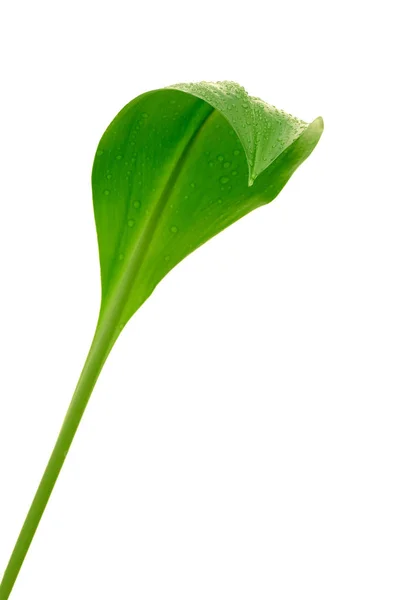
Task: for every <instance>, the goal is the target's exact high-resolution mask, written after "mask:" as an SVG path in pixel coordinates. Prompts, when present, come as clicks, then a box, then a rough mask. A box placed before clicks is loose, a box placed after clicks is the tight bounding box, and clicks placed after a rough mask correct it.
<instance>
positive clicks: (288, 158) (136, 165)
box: [92, 82, 323, 325]
mask: <svg viewBox="0 0 400 600" xmlns="http://www.w3.org/2000/svg"><path fill="white" fill-rule="evenodd" d="M322 129H323V123H322V119H320V118H318V119H316V120H315V121H314V122H313V123H311V125H308V124H307V123H305V122H303V121H300V120H299V119H296V118H295V117H292V116H291V115H288V114H285V113H283V112H282V111H280V110H278V109H276V108H274V107H273V106H270V105H268V104H266V103H264V102H263V101H261V100H259V99H258V98H252V97H250V96H248V95H247V93H246V92H245V90H244V89H243V88H242V87H241V86H239V85H237V84H234V83H231V82H222V83H217V84H212V83H198V84H181V85H175V86H172V87H170V88H165V89H162V90H156V91H153V92H148V93H146V94H143V95H141V96H139V97H138V98H136V99H135V100H133V101H132V102H130V103H129V104H128V105H127V106H125V108H124V109H123V110H122V111H121V112H120V113H119V114H118V115H117V117H116V118H115V119H114V121H113V122H112V123H111V125H110V126H109V127H108V129H107V131H106V132H105V134H104V136H103V137H102V139H101V141H100V144H99V147H98V151H97V154H96V158H95V162H94V166H93V175H92V184H93V199H94V210H95V217H96V225H97V233H98V240H99V251H100V263H101V277H102V301H103V307H104V306H105V305H107V303H108V302H109V301H110V300H111V298H112V297H113V295H114V294H118V291H117V289H118V287H119V286H122V287H123V288H124V292H123V296H124V306H123V307H122V308H121V324H122V325H123V324H124V323H126V321H127V320H128V319H129V318H130V317H131V316H132V314H133V313H134V312H135V311H136V310H137V308H138V307H139V306H140V305H141V304H142V303H143V302H144V301H145V300H146V298H147V297H148V296H149V295H150V294H151V292H152V291H153V289H154V287H155V286H156V285H157V283H158V282H159V281H160V280H161V279H162V278H163V277H164V276H165V275H166V273H168V271H169V270H170V269H172V268H173V267H174V266H175V265H176V264H177V263H178V262H179V261H181V260H182V259H183V258H184V257H185V256H187V255H188V254H189V253H190V252H192V251H193V250H194V249H195V248H197V247H198V246H200V245H201V244H203V243H204V242H206V241H207V240H208V239H209V238H211V237H212V236H214V235H216V234H217V233H218V232H219V231H221V230H222V229H224V228H225V227H227V226H228V225H230V224H231V223H233V222H234V221H236V220H237V219H239V218H240V217H242V216H244V215H245V214H246V213H248V212H250V211H251V210H253V209H255V208H257V207H259V206H261V205H263V204H267V203H268V202H270V201H271V200H273V199H274V198H275V197H276V195H277V194H278V193H279V192H280V190H281V189H282V187H283V186H284V185H285V183H286V182H287V181H288V179H289V178H290V176H291V175H292V174H293V172H294V171H295V170H296V168H297V167H298V166H299V165H300V164H301V163H302V162H303V161H304V160H305V159H306V158H307V156H308V155H309V154H310V153H311V151H312V150H313V148H314V147H315V145H316V144H317V142H318V139H319V137H320V135H321V133H322Z"/></svg>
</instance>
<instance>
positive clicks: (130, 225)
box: [128, 219, 135, 227]
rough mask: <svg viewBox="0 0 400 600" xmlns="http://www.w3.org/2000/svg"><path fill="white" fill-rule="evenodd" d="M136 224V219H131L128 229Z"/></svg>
mask: <svg viewBox="0 0 400 600" xmlns="http://www.w3.org/2000/svg"><path fill="white" fill-rule="evenodd" d="M134 224H135V221H134V219H129V221H128V227H133V226H134Z"/></svg>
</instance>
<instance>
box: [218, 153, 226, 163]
mask: <svg viewBox="0 0 400 600" xmlns="http://www.w3.org/2000/svg"><path fill="white" fill-rule="evenodd" d="M217 158H218V160H219V162H222V161H223V160H224V156H223V154H219V155H218V156H217Z"/></svg>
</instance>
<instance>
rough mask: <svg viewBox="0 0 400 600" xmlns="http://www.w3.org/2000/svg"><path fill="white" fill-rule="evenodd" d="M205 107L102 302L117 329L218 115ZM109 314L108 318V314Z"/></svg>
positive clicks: (211, 108)
mask: <svg viewBox="0 0 400 600" xmlns="http://www.w3.org/2000/svg"><path fill="white" fill-rule="evenodd" d="M204 105H206V106H207V107H208V108H209V111H208V112H207V114H206V115H205V117H204V119H203V120H202V121H201V122H200V123H199V125H198V126H197V127H196V129H195V131H194V132H193V134H192V136H191V137H190V138H189V140H188V142H187V143H186V145H185V147H184V149H183V151H182V153H181V154H180V156H179V158H178V159H177V161H176V163H175V166H174V167H173V169H172V171H171V174H170V176H169V178H168V181H167V183H166V184H165V187H164V189H163V191H162V193H161V195H160V197H159V199H158V200H157V202H156V203H155V206H154V209H153V211H152V212H151V214H150V216H149V218H148V220H147V223H146V224H145V226H144V227H143V229H142V231H141V233H140V235H139V236H138V238H137V240H136V242H135V243H134V245H133V246H132V247H131V249H130V252H129V259H128V262H127V264H126V268H125V269H124V270H123V271H122V273H121V275H120V277H119V278H118V279H116V280H114V282H112V283H111V286H110V293H109V296H108V297H105V298H104V299H103V301H102V307H101V313H100V314H101V315H102V314H103V315H105V314H106V313H107V315H108V317H107V320H109V325H110V326H112V327H114V328H116V327H118V325H119V324H120V320H121V316H122V315H123V311H124V308H125V306H126V303H127V301H128V300H129V297H130V293H131V291H132V288H133V286H134V284H135V281H136V280H137V277H138V274H139V272H140V270H141V267H142V265H143V264H144V262H145V258H146V254H147V252H148V250H149V248H150V243H151V240H152V239H153V236H154V234H155V232H156V229H157V227H158V224H159V222H160V219H161V216H162V214H163V212H164V209H165V207H166V206H167V204H168V200H169V197H170V195H171V192H172V189H173V187H174V185H175V183H176V181H177V179H178V177H179V175H180V173H181V172H182V170H183V167H184V165H185V163H186V161H187V160H188V157H189V155H190V152H191V150H192V148H193V146H194V144H195V143H196V140H197V139H198V137H199V135H200V133H201V132H202V130H203V129H204V127H205V126H206V124H207V123H208V121H209V119H210V118H211V116H212V115H213V114H214V113H215V112H216V109H215V108H214V107H213V106H211V105H210V104H208V102H205V101H204V100H203V101H202V105H201V106H202V108H203V106H204ZM108 313H109V314H108Z"/></svg>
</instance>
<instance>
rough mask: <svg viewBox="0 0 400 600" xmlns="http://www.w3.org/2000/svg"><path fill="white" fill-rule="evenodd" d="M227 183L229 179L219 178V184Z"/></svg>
mask: <svg viewBox="0 0 400 600" xmlns="http://www.w3.org/2000/svg"><path fill="white" fill-rule="evenodd" d="M228 181H229V177H221V178H220V182H221V183H228Z"/></svg>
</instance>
